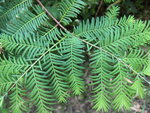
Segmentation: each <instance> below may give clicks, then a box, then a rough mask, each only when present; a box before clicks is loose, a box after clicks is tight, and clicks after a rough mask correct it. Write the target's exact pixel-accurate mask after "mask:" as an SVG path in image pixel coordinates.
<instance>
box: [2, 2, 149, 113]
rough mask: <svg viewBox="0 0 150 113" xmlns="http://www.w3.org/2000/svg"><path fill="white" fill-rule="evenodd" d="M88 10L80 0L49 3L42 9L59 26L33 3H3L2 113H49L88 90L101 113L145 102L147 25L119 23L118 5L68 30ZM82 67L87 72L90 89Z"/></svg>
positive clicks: (132, 20)
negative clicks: (141, 101) (32, 111)
mask: <svg viewBox="0 0 150 113" xmlns="http://www.w3.org/2000/svg"><path fill="white" fill-rule="evenodd" d="M55 2H59V5H58V6H55ZM105 2H107V3H110V2H114V0H105ZM43 4H44V5H45V4H46V0H43ZM85 6H86V2H83V1H81V0H62V1H60V0H56V1H55V0H53V1H52V2H51V3H50V4H49V7H47V9H48V11H49V12H50V13H51V14H52V15H53V16H54V18H55V19H57V20H58V23H56V22H57V21H56V20H55V21H54V18H51V17H50V16H49V14H47V13H46V12H45V10H44V8H42V7H41V6H40V5H38V3H37V2H36V1H32V0H14V1H13V2H11V0H5V2H1V3H0V12H1V13H0V31H1V34H0V46H1V48H0V49H1V52H0V53H1V57H0V107H1V112H12V113H23V112H29V111H31V110H32V107H33V106H36V112H37V113H50V112H51V111H53V110H54V107H53V106H54V105H55V104H57V103H66V102H67V99H68V98H69V97H70V96H73V95H81V94H83V93H85V91H86V90H89V91H90V92H89V93H90V94H91V95H92V97H91V100H90V101H91V102H92V103H93V108H94V109H96V110H98V111H99V110H102V111H104V112H107V111H108V110H109V109H115V110H122V109H125V110H129V109H130V107H131V106H132V100H133V97H134V96H139V97H140V98H143V97H144V84H143V83H149V82H148V80H147V79H146V76H147V75H150V72H149V68H150V63H149V50H147V49H141V46H142V47H143V48H144V47H145V46H146V44H148V43H149V41H150V22H149V21H141V20H136V19H135V18H134V17H133V16H128V17H127V16H123V17H121V18H119V19H118V18H117V16H118V14H119V7H117V6H113V5H112V6H111V7H110V8H109V9H108V10H107V12H106V13H105V15H104V16H101V17H96V18H91V19H88V20H85V21H82V22H79V25H78V26H75V27H74V28H73V29H72V27H71V25H72V22H73V18H76V17H77V15H78V14H80V13H81V10H82V9H83V8H84V7H85ZM56 7H57V8H56ZM61 25H62V26H61ZM64 27H66V28H69V29H68V30H67V29H66V28H64ZM85 68H90V73H89V77H90V80H89V81H90V82H88V83H89V84H86V83H87V82H85V80H84V74H85V72H84V70H85ZM88 87H90V88H91V89H88ZM5 102H7V103H5Z"/></svg>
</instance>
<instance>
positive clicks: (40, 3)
mask: <svg viewBox="0 0 150 113" xmlns="http://www.w3.org/2000/svg"><path fill="white" fill-rule="evenodd" d="M36 1H37V2H38V3H39V5H40V6H41V7H42V8H43V9H44V10H45V12H46V13H47V14H48V16H50V17H51V18H52V19H53V20H54V21H55V22H56V23H57V25H59V26H60V27H61V28H62V29H63V30H65V31H67V29H66V28H65V27H64V26H62V25H61V24H60V22H59V21H58V20H57V19H56V18H55V17H54V16H53V15H52V14H51V13H50V12H49V11H48V10H47V9H46V8H45V6H44V5H43V4H42V2H41V1H40V0H36ZM57 25H56V26H57Z"/></svg>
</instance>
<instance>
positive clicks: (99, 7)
mask: <svg viewBox="0 0 150 113" xmlns="http://www.w3.org/2000/svg"><path fill="white" fill-rule="evenodd" d="M102 5H103V0H101V1H100V2H99V6H98V9H97V12H96V14H95V17H97V15H98V13H99V11H100V9H101V7H102Z"/></svg>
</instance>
